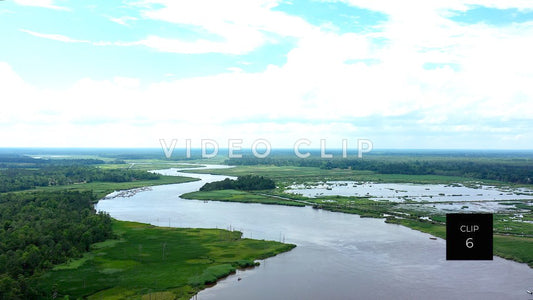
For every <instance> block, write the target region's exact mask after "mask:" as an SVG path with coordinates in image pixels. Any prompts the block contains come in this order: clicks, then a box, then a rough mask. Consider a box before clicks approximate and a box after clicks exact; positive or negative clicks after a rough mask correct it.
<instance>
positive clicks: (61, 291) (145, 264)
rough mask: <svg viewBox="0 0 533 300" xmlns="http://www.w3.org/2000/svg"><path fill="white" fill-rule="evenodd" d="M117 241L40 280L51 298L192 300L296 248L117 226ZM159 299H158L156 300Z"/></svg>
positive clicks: (206, 232)
mask: <svg viewBox="0 0 533 300" xmlns="http://www.w3.org/2000/svg"><path fill="white" fill-rule="evenodd" d="M113 231H114V232H115V233H116V234H117V235H118V239H117V240H114V241H106V242H104V243H99V244H96V245H93V247H92V250H91V252H90V253H89V254H88V255H86V256H84V257H83V258H81V259H80V262H78V261H72V262H69V264H67V265H65V267H63V266H60V267H57V268H55V269H54V270H52V271H49V272H48V273H46V274H44V275H43V276H42V277H41V278H39V286H40V288H41V289H43V290H45V291H46V294H47V295H48V296H51V295H53V294H54V293H56V294H57V295H58V296H66V295H68V296H70V297H71V298H77V297H87V296H88V297H89V299H100V298H114V299H123V298H134V299H135V298H137V299H140V298H143V299H144V298H149V297H154V299H155V297H156V296H158V297H162V296H164V295H165V296H166V297H168V299H175V298H178V299H190V298H191V297H192V296H193V295H194V294H195V293H197V292H198V291H199V290H201V289H202V288H205V287H206V285H209V284H212V283H215V282H216V280H217V279H219V278H221V277H224V276H227V275H229V274H231V273H232V272H235V270H236V269H237V268H245V267H250V266H255V265H256V263H255V260H257V259H264V258H267V257H270V256H274V255H276V254H278V253H282V252H285V251H289V250H290V249H292V248H294V247H295V245H289V244H282V243H278V242H273V241H259V240H251V239H242V238H241V236H242V234H241V233H240V232H237V231H233V232H232V231H227V230H219V229H186V228H164V227H155V226H151V225H147V224H140V223H132V222H122V221H113ZM158 299H159V298H158Z"/></svg>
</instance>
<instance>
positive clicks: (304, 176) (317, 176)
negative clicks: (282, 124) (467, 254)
mask: <svg viewBox="0 0 533 300" xmlns="http://www.w3.org/2000/svg"><path fill="white" fill-rule="evenodd" d="M187 172H188V173H199V174H215V175H228V176H245V175H259V176H265V177H268V178H272V179H273V180H275V181H276V183H277V184H278V185H279V186H281V187H283V186H286V185H289V184H293V183H305V182H322V181H328V180H350V181H372V182H399V183H402V182H409V183H420V184H437V183H445V184H450V183H457V182H468V181H471V179H469V178H465V177H456V176H443V175H405V174H377V173H375V172H372V171H360V170H347V169H331V170H325V169H320V168H317V167H292V166H280V167H277V166H263V165H258V166H236V167H234V168H229V169H202V170H189V171H187ZM484 182H485V183H487V184H489V183H490V184H492V183H497V182H492V181H484Z"/></svg>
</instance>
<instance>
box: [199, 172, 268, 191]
mask: <svg viewBox="0 0 533 300" xmlns="http://www.w3.org/2000/svg"><path fill="white" fill-rule="evenodd" d="M273 188H276V183H275V182H274V181H273V180H272V179H270V178H266V177H263V176H256V175H245V176H239V177H238V178H237V180H233V179H229V178H226V179H224V180H221V181H215V182H209V183H206V184H204V185H203V186H202V187H201V188H200V191H215V190H242V191H253V190H269V189H273Z"/></svg>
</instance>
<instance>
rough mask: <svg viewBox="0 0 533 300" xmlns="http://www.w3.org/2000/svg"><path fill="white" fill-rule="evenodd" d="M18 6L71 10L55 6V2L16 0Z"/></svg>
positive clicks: (51, 0)
mask: <svg viewBox="0 0 533 300" xmlns="http://www.w3.org/2000/svg"><path fill="white" fill-rule="evenodd" d="M14 2H15V3H16V4H18V5H23V6H37V7H44V8H50V9H55V10H70V9H69V8H68V7H64V6H58V5H55V4H54V2H55V1H53V0H14Z"/></svg>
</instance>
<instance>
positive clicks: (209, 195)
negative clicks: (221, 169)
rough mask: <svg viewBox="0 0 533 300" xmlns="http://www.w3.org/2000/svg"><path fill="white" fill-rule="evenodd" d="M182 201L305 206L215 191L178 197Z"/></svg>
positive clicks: (270, 198) (257, 195)
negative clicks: (182, 199)
mask: <svg viewBox="0 0 533 300" xmlns="http://www.w3.org/2000/svg"><path fill="white" fill-rule="evenodd" d="M180 197H181V198H184V199H195V200H213V201H228V202H242V203H263V204H278V205H289V206H305V204H303V203H300V202H296V201H289V200H283V199H279V198H276V197H271V196H265V195H262V194H259V193H251V192H246V191H237V190H217V191H208V192H192V193H187V194H183V195H181V196H180Z"/></svg>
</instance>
